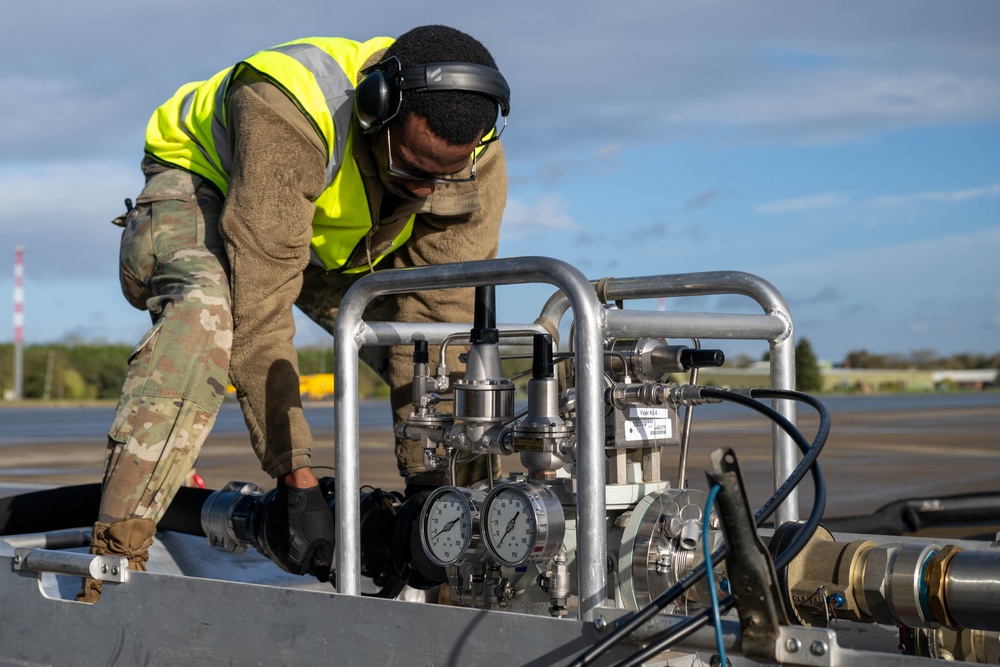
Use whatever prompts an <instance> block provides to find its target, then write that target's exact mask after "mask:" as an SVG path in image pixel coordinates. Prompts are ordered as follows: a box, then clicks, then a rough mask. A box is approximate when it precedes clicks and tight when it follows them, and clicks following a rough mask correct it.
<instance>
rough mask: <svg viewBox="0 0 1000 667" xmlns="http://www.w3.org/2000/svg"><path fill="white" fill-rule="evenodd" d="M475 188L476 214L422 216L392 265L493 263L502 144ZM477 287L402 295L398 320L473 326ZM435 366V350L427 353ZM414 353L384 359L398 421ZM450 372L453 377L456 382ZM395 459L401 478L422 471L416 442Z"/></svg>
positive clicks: (501, 201)
mask: <svg viewBox="0 0 1000 667" xmlns="http://www.w3.org/2000/svg"><path fill="white" fill-rule="evenodd" d="M476 186H477V190H478V193H479V202H480V205H479V210H478V211H474V212H472V213H468V214H464V215H460V216H449V217H445V216H437V215H428V214H422V215H420V216H419V217H418V220H417V223H416V224H415V225H414V227H413V235H412V236H411V237H410V240H409V241H407V242H406V244H405V245H404V246H403V247H402V248H400V249H399V250H397V251H396V252H395V253H393V267H394V268H402V267H414V266H427V265H435V264H444V263H448V262H466V261H472V260H480V259H492V258H494V257H496V255H497V249H498V246H499V242H500V220H501V218H502V217H503V211H504V207H505V206H506V204H507V163H506V158H505V156H504V153H503V146H502V145H501V143H500V142H499V141H498V142H495V143H494V144H493V145H491V146H490V147H489V149H487V153H486V158H485V159H481V160H480V162H479V164H478V165H477V176H476ZM474 298H475V288H471V287H469V288H461V289H448V290H435V291H431V292H416V293H411V294H403V295H400V297H399V298H398V300H397V317H398V319H399V320H400V321H402V322H472V313H473V303H474ZM464 351H465V349H464V348H462V346H460V345H453V346H450V347H449V358H448V367H449V368H450V369H451V370H452V371H456V370H461V369H462V365H461V364H460V363H459V361H458V355H459V353H461V352H464ZM430 352H431V355H432V356H431V359H432V363H436V359H437V355H438V351H437V347H436V346H435V347H434V348H432V349H431V351H430ZM412 354H413V352H412V350H411V349H409V348H407V347H405V346H395V347H392V348H391V350H390V352H389V359H388V366H389V368H388V373H387V375H388V377H387V378H386V380H387V382H388V384H389V387H390V390H391V399H392V407H393V410H394V413H395V419H396V421H397V422H399V421H402V420H405V419H406V417H407V415H408V414H409V412H410V409H411V408H410V400H411V393H410V383H411V382H412V379H413V360H412ZM455 377H456V376H455V374H454V373H453V376H452V379H453V380H454V379H455ZM396 456H397V461H398V463H399V466H400V473H401V474H403V475H406V474H413V473H417V472H420V471H422V470H423V469H424V467H423V462H422V457H423V451H422V450H421V448H420V446H419V444H418V443H404V442H397V446H396Z"/></svg>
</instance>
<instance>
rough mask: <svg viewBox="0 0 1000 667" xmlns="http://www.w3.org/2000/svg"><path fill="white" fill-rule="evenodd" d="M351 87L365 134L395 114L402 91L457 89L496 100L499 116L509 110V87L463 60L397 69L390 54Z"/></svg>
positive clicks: (490, 72) (488, 70) (489, 70)
mask: <svg viewBox="0 0 1000 667" xmlns="http://www.w3.org/2000/svg"><path fill="white" fill-rule="evenodd" d="M362 73H363V74H364V75H365V78H364V79H363V80H362V81H361V83H359V84H358V87H357V89H356V90H355V100H354V107H355V111H356V113H357V116H358V121H359V122H360V123H361V128H362V129H363V130H364V132H365V134H369V133H371V132H376V131H378V130H379V129H381V128H382V127H384V126H385V124H386V123H388V122H389V121H390V120H392V119H393V118H395V117H396V114H398V113H399V106H400V104H401V103H402V101H403V91H404V90H405V91H412V92H421V91H444V90H461V91H466V92H470V93H480V94H482V95H487V96H489V97H492V98H493V99H494V100H496V103H497V106H498V107H499V109H500V114H501V115H502V116H505V117H506V116H507V114H508V113H510V87H509V86H508V85H507V80H506V79H504V77H503V75H502V74H501V73H500V72H499V71H497V70H496V69H494V68H492V67H487V66H486V65H478V64H476V63H464V62H440V63H427V64H426V65H417V66H415V67H407V68H406V69H401V65H400V62H399V59H398V58H396V56H390V57H389V58H386V59H385V60H383V61H381V62H379V63H377V64H375V65H373V66H371V67H369V68H367V69H365V70H364V71H363V72H362Z"/></svg>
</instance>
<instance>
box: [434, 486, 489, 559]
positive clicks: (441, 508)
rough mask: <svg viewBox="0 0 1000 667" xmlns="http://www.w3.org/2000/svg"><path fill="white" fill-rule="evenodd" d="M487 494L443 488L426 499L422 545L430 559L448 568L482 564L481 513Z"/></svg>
mask: <svg viewBox="0 0 1000 667" xmlns="http://www.w3.org/2000/svg"><path fill="white" fill-rule="evenodd" d="M485 496H486V492H485V491H479V490H476V489H465V488H459V487H456V486H442V487H440V488H438V489H435V490H434V491H432V492H431V494H430V495H429V496H427V500H426V502H424V507H423V510H421V513H420V542H421V544H422V545H423V547H424V552H425V553H426V554H427V557H428V558H430V559H431V561H433V562H434V563H435V564H437V565H441V566H443V567H447V566H449V565H457V564H459V563H461V562H468V561H472V560H482V559H483V556H484V555H485V554H484V551H483V548H482V542H481V540H480V530H479V511H480V508H481V507H482V505H483V498H484V497H485Z"/></svg>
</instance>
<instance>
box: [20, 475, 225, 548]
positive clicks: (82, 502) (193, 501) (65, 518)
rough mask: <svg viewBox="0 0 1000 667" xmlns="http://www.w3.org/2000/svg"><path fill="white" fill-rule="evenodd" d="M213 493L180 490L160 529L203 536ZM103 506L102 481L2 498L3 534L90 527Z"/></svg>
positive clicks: (201, 490) (199, 490)
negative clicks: (203, 515)
mask: <svg viewBox="0 0 1000 667" xmlns="http://www.w3.org/2000/svg"><path fill="white" fill-rule="evenodd" d="M211 493H212V490H211V489H194V488H188V487H183V488H181V489H179V490H178V491H177V495H176V496H175V497H174V500H173V502H171V503H170V507H169V508H167V511H166V513H165V514H164V516H163V518H162V519H160V522H159V524H158V525H157V529H158V530H171V531H174V532H178V533H187V534H189V535H201V536H204V535H205V531H203V530H202V529H201V507H202V505H204V504H205V500H206V499H207V498H208V496H209V495H210V494H211ZM100 505H101V485H100V484H81V485H78V486H60V487H56V488H54V489H45V490H43V491H33V492H31V493H23V494H21V495H18V496H8V497H6V498H0V535H23V534H25V533H44V532H47V531H50V530H63V529H66V528H82V527H89V526H92V525H94V521H96V520H97V513H98V509H99V508H100Z"/></svg>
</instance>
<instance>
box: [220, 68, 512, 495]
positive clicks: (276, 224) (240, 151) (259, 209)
mask: <svg viewBox="0 0 1000 667" xmlns="http://www.w3.org/2000/svg"><path fill="white" fill-rule="evenodd" d="M379 55H380V54H376V56H375V58H373V61H375V60H376V59H377V57H378V56H379ZM226 111H227V121H228V128H229V135H230V137H229V139H230V143H231V146H232V148H233V168H232V179H231V182H230V188H229V194H228V196H227V198H226V204H225V208H224V209H223V212H222V218H221V222H220V228H221V231H222V234H223V236H224V238H225V239H226V242H227V244H226V249H227V254H228V256H229V262H230V267H231V275H230V281H231V287H232V297H233V348H232V359H231V362H230V377H231V379H232V381H233V384H234V385H235V386H236V388H237V396H238V397H239V399H240V403H241V406H242V407H243V410H244V415H245V416H246V420H247V426H248V428H249V430H250V434H251V440H252V441H253V445H254V449H255V451H256V452H257V455H258V456H259V457H260V459H261V465H262V466H263V468H264V470H265V471H267V472H268V473H269V474H271V475H272V476H274V477H277V476H280V475H283V474H285V473H287V472H290V471H291V470H294V469H296V468H299V467H302V466H305V465H309V463H310V457H309V454H310V450H311V447H312V436H311V433H310V431H309V427H308V425H307V424H306V421H305V418H304V416H303V413H302V405H301V400H300V397H299V383H298V364H297V357H296V352H295V348H294V346H293V343H292V337H293V335H294V333H295V326H294V322H293V318H292V305H293V304H295V303H296V301H297V300H299V303H300V306H302V307H303V309H304V310H305V311H306V312H307V313H308V314H309V315H310V316H311V317H312V318H313V319H315V320H317V321H318V322H319V323H320V324H321V325H323V326H324V327H326V328H327V329H328V330H330V331H332V326H333V318H334V316H335V308H336V306H337V305H339V298H340V296H342V294H343V292H344V291H346V287H347V286H349V285H350V283H351V282H353V281H354V280H357V279H358V277H360V276H357V275H355V276H347V275H345V274H341V273H338V272H330V273H326V272H324V271H322V270H321V269H319V268H318V267H314V266H310V264H309V243H310V237H311V222H312V217H313V210H314V204H313V202H314V201H315V200H316V198H317V197H318V196H319V195H320V194H321V192H322V191H323V188H324V185H325V174H326V172H325V167H326V154H325V149H324V147H323V144H322V141H321V139H320V137H319V135H318V134H317V133H316V131H315V130H314V129H313V127H312V126H311V125H310V124H309V122H308V120H307V119H306V118H305V116H304V115H303V114H302V113H301V112H300V111H299V110H298V108H297V107H296V106H295V105H294V104H293V103H292V102H291V100H289V98H288V97H286V96H285V95H284V94H283V93H282V92H281V91H280V90H278V89H277V88H276V87H275V86H273V85H272V84H270V83H268V82H266V81H264V80H263V79H260V78H256V77H255V76H254V75H252V74H250V73H247V74H246V75H242V76H241V77H240V78H239V79H238V80H237V81H235V82H234V85H233V86H232V88H231V89H230V92H229V94H228V96H227V100H226ZM352 121H353V123H354V125H353V127H352V130H351V131H352V132H355V137H357V138H360V139H361V140H356V141H355V142H354V154H353V157H354V159H355V160H356V161H357V163H358V165H359V168H360V170H361V174H362V177H363V179H364V182H365V190H366V192H367V194H368V201H369V208H370V210H371V211H372V218H373V219H374V220H377V222H376V223H375V225H374V227H373V229H372V231H371V232H370V234H369V237H368V241H369V242H370V245H371V251H372V252H371V254H372V256H375V255H377V254H378V253H379V248H380V247H381V246H382V244H384V243H389V242H391V240H392V239H393V238H394V237H395V236H396V234H397V233H398V230H399V227H400V225H402V224H403V223H404V222H405V220H406V219H407V218H408V217H409V216H410V215H412V214H417V219H416V222H415V225H414V229H413V234H412V236H411V238H410V240H409V241H408V242H407V243H406V244H405V245H404V246H403V247H402V248H400V249H399V250H397V251H396V252H395V253H394V254H393V255H392V256H391V257H390V258H387V260H386V261H384V262H383V263H382V264H380V265H379V267H378V268H380V269H381V268H388V267H387V266H386V265H387V264H389V259H391V260H392V262H391V264H392V266H393V267H397V268H398V267H411V266H424V265H432V264H441V263H445V262H456V261H467V260H476V259H488V258H492V257H495V256H496V253H497V246H498V238H499V228H500V219H501V217H502V215H503V209H504V206H505V204H506V195H507V175H506V162H505V158H504V154H503V148H502V146H501V145H500V142H495V143H494V144H493V145H491V146H490V148H489V149H488V150H487V151H486V152H485V153H484V154H483V155H482V156H481V157H480V159H479V164H478V166H477V177H476V181H474V182H472V183H464V184H462V183H456V184H453V185H446V186H437V188H436V190H435V192H434V194H432V195H431V196H430V197H428V198H427V199H425V200H422V201H416V202H403V203H400V204H399V205H398V206H396V205H395V203H396V201H397V200H395V199H394V198H392V197H391V196H390V195H387V193H386V192H385V190H384V188H383V186H382V183H381V181H380V180H379V177H378V167H377V165H376V158H375V155H374V154H373V152H372V146H371V141H370V139H369V137H368V136H364V135H362V134H361V132H360V127H359V126H358V125H357V121H356V119H352ZM387 205H388V206H387ZM358 255H359V256H360V257H361V258H362V259H363V258H364V257H365V253H358ZM304 275H305V276H306V280H305V283H306V289H305V290H304V291H303V283H304ZM472 296H473V290H472V289H471V288H470V289H461V290H446V291H435V292H434V293H433V294H406V295H400V296H399V297H397V298H396V299H395V300H394V303H393V304H390V305H389V306H388V307H386V308H383V310H382V312H381V313H379V314H380V315H382V314H385V315H386V316H387V317H391V318H392V319H397V320H401V321H455V322H463V321H464V322H468V321H470V320H471V312H472ZM456 353H457V351H456ZM410 355H411V351H410V350H407V349H402V348H400V349H393V350H392V351H390V352H389V354H388V356H387V358H385V357H384V356H383V360H382V361H381V362H378V365H381V366H383V367H382V368H378V367H376V368H375V370H376V371H378V372H380V374H381V375H382V376H383V378H385V379H386V381H387V382H389V385H390V388H391V389H392V396H393V401H392V402H393V407H394V409H395V410H396V416H397V419H399V418H401V417H405V414H406V413H407V410H408V407H407V406H408V404H409V400H410V395H409V383H410V381H411V379H412V361H411V360H410ZM372 356H375V357H377V356H378V355H368V356H366V358H371V357H372ZM451 363H452V368H455V367H456V366H455V363H456V360H454V359H453V360H452V362H451ZM397 456H398V459H399V464H400V472H401V473H402V474H407V473H412V472H418V471H420V470H422V469H423V467H422V465H421V463H420V457H421V452H420V451H419V447H418V446H416V445H414V446H413V447H410V446H408V445H403V446H401V447H400V446H397Z"/></svg>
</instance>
